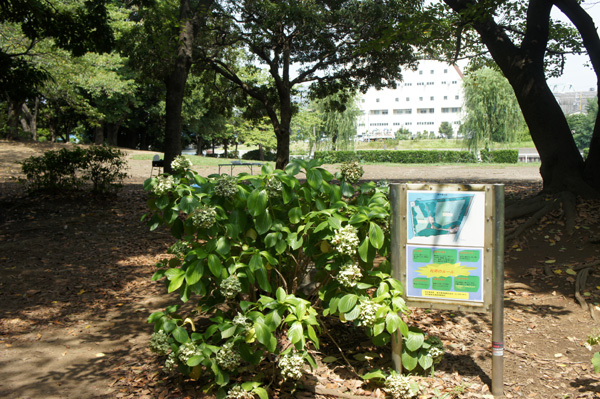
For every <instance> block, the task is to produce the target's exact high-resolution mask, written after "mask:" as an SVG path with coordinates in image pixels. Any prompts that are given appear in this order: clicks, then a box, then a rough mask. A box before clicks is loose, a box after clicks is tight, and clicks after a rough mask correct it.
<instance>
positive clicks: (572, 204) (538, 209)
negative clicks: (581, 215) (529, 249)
mask: <svg viewBox="0 0 600 399" xmlns="http://www.w3.org/2000/svg"><path fill="white" fill-rule="evenodd" d="M558 208H561V209H562V213H563V217H564V218H565V230H566V234H567V235H571V234H573V232H574V231H575V224H576V220H577V203H576V197H575V195H574V194H573V193H571V192H568V191H564V192H561V193H558V194H557V195H554V196H552V197H548V196H543V195H538V196H535V197H531V198H527V199H524V200H523V201H520V202H517V203H515V204H512V205H510V206H507V207H506V210H505V219H506V220H511V219H517V218H520V217H524V216H528V215H531V216H530V217H529V218H528V219H527V220H526V221H525V223H523V224H521V225H519V226H518V227H517V228H515V229H514V230H513V231H511V232H509V233H507V234H506V237H505V238H506V240H513V239H515V238H518V237H519V236H520V235H521V234H523V232H524V231H526V230H527V229H530V228H531V227H533V226H534V225H535V224H536V223H537V222H539V221H540V219H542V218H543V217H544V216H546V215H547V214H549V213H550V212H552V211H554V210H556V209H558Z"/></svg>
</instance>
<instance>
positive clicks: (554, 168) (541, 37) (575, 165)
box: [443, 0, 600, 195]
mask: <svg viewBox="0 0 600 399" xmlns="http://www.w3.org/2000/svg"><path fill="white" fill-rule="evenodd" d="M443 1H444V3H445V4H447V5H448V6H449V7H450V8H451V9H452V10H453V11H454V12H455V14H454V16H455V17H456V18H457V21H456V22H457V24H456V25H455V26H456V29H455V30H454V33H457V39H458V43H459V44H461V45H463V44H465V43H466V42H467V41H468V40H469V39H472V37H470V36H468V33H467V32H468V28H470V27H472V28H473V29H474V30H475V31H476V32H477V34H478V37H479V39H480V40H481V42H482V43H483V44H485V46H486V47H487V50H488V51H489V54H490V55H491V57H492V58H493V60H494V61H495V63H496V64H497V65H498V67H499V68H500V70H501V71H502V73H503V74H504V76H505V77H506V78H507V79H508V81H509V82H510V84H511V86H512V87H513V89H514V91H515V95H516V97H517V100H518V102H519V105H520V107H521V110H522V111H523V116H524V118H525V121H526V123H527V125H528V127H529V131H530V133H531V137H532V139H533V142H534V143H535V146H536V148H537V150H538V152H539V154H540V157H541V160H542V166H541V168H540V173H541V175H542V178H543V181H544V191H546V192H561V191H570V192H575V193H580V194H586V195H597V193H598V191H599V190H600V173H598V170H599V167H600V120H598V119H596V123H595V127H594V133H593V136H592V139H591V143H590V153H589V157H588V158H587V160H586V161H585V163H584V161H583V159H582V157H581V155H580V153H579V151H578V149H577V146H576V145H575V141H574V140H573V136H572V135H571V131H570V129H569V125H568V124H567V120H566V117H565V115H564V114H563V112H562V110H561V108H560V106H559V104H558V102H557V101H556V99H555V98H554V96H553V94H552V92H551V90H550V88H549V87H548V84H547V81H546V78H547V76H549V75H550V74H551V72H548V71H547V67H548V66H549V65H551V64H552V62H554V65H555V66H556V65H557V63H558V66H559V67H560V65H561V61H563V60H564V55H565V54H566V53H567V52H570V51H571V52H581V51H584V52H585V53H587V54H588V55H589V57H590V61H591V65H592V68H593V70H594V71H595V73H596V76H598V75H599V73H600V38H599V37H598V32H597V30H596V27H595V25H594V21H593V19H592V18H591V17H590V16H589V14H588V13H587V12H586V11H585V10H584V9H583V7H582V5H581V2H579V1H577V0H529V1H512V0H510V1H507V0H504V1H488V0H443ZM553 7H557V8H558V9H560V11H561V12H562V13H563V14H564V15H565V16H566V17H567V18H568V19H569V20H570V21H571V22H572V23H573V25H574V27H575V30H573V29H569V27H568V26H565V25H563V24H560V23H557V22H555V21H553V20H552V19H551V17H550V12H551V10H552V8H553ZM446 15H447V14H446ZM581 46H583V47H584V49H585V50H582V47H581ZM553 56H554V57H553Z"/></svg>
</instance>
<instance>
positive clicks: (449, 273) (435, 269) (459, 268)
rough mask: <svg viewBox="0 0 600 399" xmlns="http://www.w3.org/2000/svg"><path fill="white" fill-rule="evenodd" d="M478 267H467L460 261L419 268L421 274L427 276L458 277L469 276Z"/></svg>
mask: <svg viewBox="0 0 600 399" xmlns="http://www.w3.org/2000/svg"><path fill="white" fill-rule="evenodd" d="M476 269H477V268H476V267H466V266H463V265H461V264H460V263H454V264H452V263H443V264H441V265H438V264H436V263H434V264H431V265H427V266H422V267H419V268H418V269H417V271H418V272H419V274H421V275H423V276H426V277H429V278H431V277H456V276H469V275H470V274H471V273H470V272H471V270H476Z"/></svg>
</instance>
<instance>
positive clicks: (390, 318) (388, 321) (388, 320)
mask: <svg viewBox="0 0 600 399" xmlns="http://www.w3.org/2000/svg"><path fill="white" fill-rule="evenodd" d="M401 322H402V320H401V319H400V316H398V315H397V314H396V313H388V314H387V315H386V316H385V329H386V330H387V332H388V333H390V334H392V333H393V332H394V331H396V330H397V329H398V327H399V326H400V323H401Z"/></svg>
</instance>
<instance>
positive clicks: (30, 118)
mask: <svg viewBox="0 0 600 399" xmlns="http://www.w3.org/2000/svg"><path fill="white" fill-rule="evenodd" d="M39 109H40V98H39V97H37V96H36V98H35V102H34V105H33V111H32V110H30V109H29V107H28V106H27V104H25V103H23V104H22V105H21V111H22V114H23V116H22V117H21V126H22V127H23V130H24V131H26V132H28V133H29V134H31V139H32V140H33V141H37V116H38V111H39Z"/></svg>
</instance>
